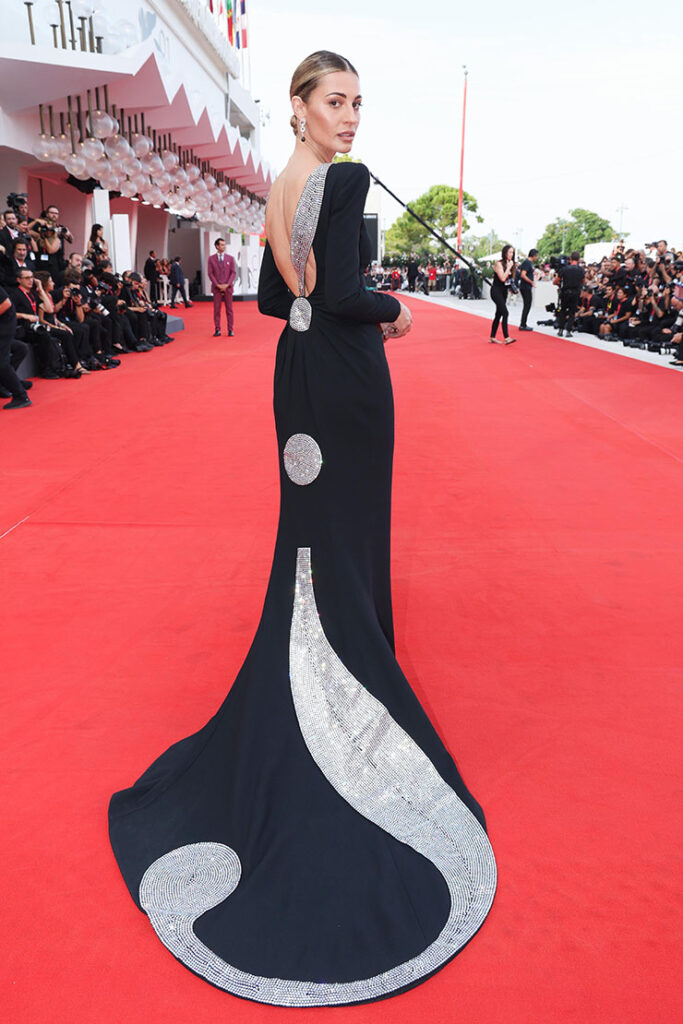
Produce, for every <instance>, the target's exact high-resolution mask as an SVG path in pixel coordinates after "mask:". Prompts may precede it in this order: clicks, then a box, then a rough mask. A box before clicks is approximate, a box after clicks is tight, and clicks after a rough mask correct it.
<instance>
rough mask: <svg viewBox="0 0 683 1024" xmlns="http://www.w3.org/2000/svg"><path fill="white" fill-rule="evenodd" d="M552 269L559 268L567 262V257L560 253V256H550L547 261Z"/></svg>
mask: <svg viewBox="0 0 683 1024" xmlns="http://www.w3.org/2000/svg"><path fill="white" fill-rule="evenodd" d="M548 262H549V263H550V267H551V269H552V270H560V269H561V268H562V267H566V266H567V264H568V263H569V257H568V256H566V255H565V254H564V253H562V255H561V256H551V257H550V259H549V261H548Z"/></svg>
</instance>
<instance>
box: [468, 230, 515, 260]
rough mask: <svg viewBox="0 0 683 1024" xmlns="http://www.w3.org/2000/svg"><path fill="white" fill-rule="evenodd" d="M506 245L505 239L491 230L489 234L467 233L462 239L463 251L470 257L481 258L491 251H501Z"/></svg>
mask: <svg viewBox="0 0 683 1024" xmlns="http://www.w3.org/2000/svg"><path fill="white" fill-rule="evenodd" d="M504 245H505V239H504V238H499V237H498V235H497V234H496V232H495V231H491V232H490V233H489V234H488V235H466V236H465V237H464V238H463V240H462V251H463V253H464V255H465V256H467V257H469V259H475V260H480V259H483V257H484V256H488V255H489V253H494V254H495V253H500V251H501V249H502V248H503V246H504Z"/></svg>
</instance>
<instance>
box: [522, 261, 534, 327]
mask: <svg viewBox="0 0 683 1024" xmlns="http://www.w3.org/2000/svg"><path fill="white" fill-rule="evenodd" d="M537 259H538V249H530V250H529V255H528V256H527V258H526V259H525V260H524V261H523V262H522V264H521V265H520V268H519V293H520V295H521V296H522V319H521V322H520V325H519V329H520V331H530V330H532V328H531V327H528V326H527V322H526V321H527V317H528V316H529V310H530V309H531V300H532V298H533V289H534V288H535V287H536V285H535V284H534V264H535V262H536V260H537Z"/></svg>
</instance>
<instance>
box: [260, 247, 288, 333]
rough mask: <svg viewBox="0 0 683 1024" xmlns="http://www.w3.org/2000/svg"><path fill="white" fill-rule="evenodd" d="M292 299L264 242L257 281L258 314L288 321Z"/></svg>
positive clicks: (269, 249)
mask: <svg viewBox="0 0 683 1024" xmlns="http://www.w3.org/2000/svg"><path fill="white" fill-rule="evenodd" d="M293 299H294V296H293V295H292V293H291V292H290V290H289V288H288V287H287V285H286V284H285V282H284V281H283V280H282V277H281V275H280V271H279V270H278V269H277V264H276V263H275V258H274V256H273V252H272V250H271V248H270V244H269V243H268V242H266V247H265V251H264V253H263V260H262V261H261V272H260V274H259V279H258V308H259V313H264V314H265V315H266V316H276V317H279V318H280V319H281V320H288V319H289V311H290V309H291V308H292V300H293Z"/></svg>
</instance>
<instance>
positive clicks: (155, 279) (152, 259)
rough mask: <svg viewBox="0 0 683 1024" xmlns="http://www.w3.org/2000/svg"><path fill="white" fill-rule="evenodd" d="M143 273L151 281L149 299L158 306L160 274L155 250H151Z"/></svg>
mask: <svg viewBox="0 0 683 1024" xmlns="http://www.w3.org/2000/svg"><path fill="white" fill-rule="evenodd" d="M143 273H144V275H145V278H146V279H147V280H148V281H149V297H150V299H151V302H152V305H153V306H156V305H157V304H158V302H159V272H158V271H157V254H156V252H155V251H154V249H150V250H149V256H148V257H147V259H146V260H145V266H144V270H143Z"/></svg>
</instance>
